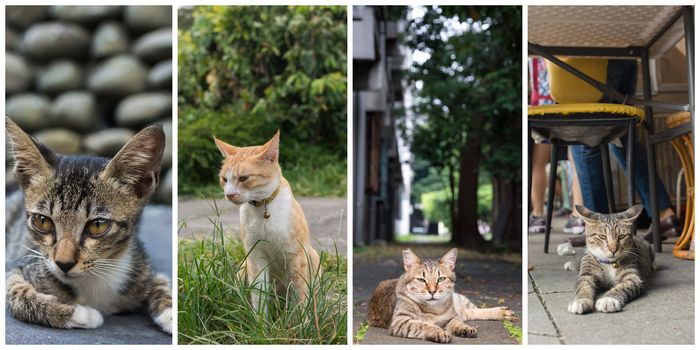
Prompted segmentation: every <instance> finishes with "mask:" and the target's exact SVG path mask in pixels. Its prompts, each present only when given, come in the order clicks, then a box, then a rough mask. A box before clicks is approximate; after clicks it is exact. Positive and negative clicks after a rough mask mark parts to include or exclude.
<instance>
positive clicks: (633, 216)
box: [620, 204, 644, 223]
mask: <svg viewBox="0 0 700 350" xmlns="http://www.w3.org/2000/svg"><path fill="white" fill-rule="evenodd" d="M643 209H644V206H642V205H641V204H637V205H633V206H632V207H631V208H629V209H627V210H625V211H623V212H622V213H620V215H621V216H622V221H625V222H627V223H633V222H634V221H635V220H637V218H638V217H639V215H640V214H641V213H642V210H643Z"/></svg>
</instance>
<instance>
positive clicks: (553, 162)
mask: <svg viewBox="0 0 700 350" xmlns="http://www.w3.org/2000/svg"><path fill="white" fill-rule="evenodd" d="M557 146H558V145H557V144H554V143H553V144H552V152H551V153H550V157H549V182H548V183H547V214H546V217H545V224H544V252H545V253H549V233H550V232H551V231H552V213H553V212H554V191H556V187H557V165H558V163H559V161H558V160H557V159H558V158H559V152H558V149H559V147H557Z"/></svg>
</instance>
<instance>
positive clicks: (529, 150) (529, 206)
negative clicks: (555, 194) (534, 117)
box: [526, 126, 535, 219]
mask: <svg viewBox="0 0 700 350" xmlns="http://www.w3.org/2000/svg"><path fill="white" fill-rule="evenodd" d="M526 135H527V136H526V137H527V160H528V162H527V216H528V219H529V217H530V213H532V153H533V149H534V148H535V140H533V139H532V129H530V127H529V126H528V128H527V134H526Z"/></svg>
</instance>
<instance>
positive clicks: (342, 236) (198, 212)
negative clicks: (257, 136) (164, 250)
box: [178, 197, 347, 256]
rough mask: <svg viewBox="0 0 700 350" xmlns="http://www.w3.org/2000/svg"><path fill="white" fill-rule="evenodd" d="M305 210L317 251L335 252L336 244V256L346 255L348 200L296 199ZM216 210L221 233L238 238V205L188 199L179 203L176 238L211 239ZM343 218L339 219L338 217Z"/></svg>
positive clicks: (220, 200)
mask: <svg viewBox="0 0 700 350" xmlns="http://www.w3.org/2000/svg"><path fill="white" fill-rule="evenodd" d="M297 200H298V201H299V204H301V207H302V208H303V209H304V213H305V215H306V221H307V222H308V224H309V230H310V231H311V243H312V245H313V246H314V248H316V249H317V250H318V249H320V250H325V251H328V252H334V251H335V247H334V245H336V244H337V247H338V253H339V254H340V255H343V256H345V255H346V254H347V215H346V214H347V213H346V208H347V200H346V199H345V198H310V197H300V198H299V197H298V198H297ZM215 207H216V208H218V210H219V213H220V215H221V219H222V221H223V225H224V231H225V232H226V233H227V234H228V235H231V236H233V237H239V233H240V229H239V225H240V221H239V216H238V206H236V205H233V204H232V203H230V202H228V201H225V200H223V199H222V198H217V199H216V203H215V204H214V203H213V202H212V200H211V199H207V200H203V199H187V200H181V201H180V202H179V203H178V216H179V218H178V222H179V223H180V224H179V225H180V227H179V231H178V235H179V237H180V238H192V237H195V238H197V239H202V238H211V236H212V223H211V221H210V219H211V218H212V217H214V216H215V212H216V210H215V209H214V208H215ZM341 217H342V218H341Z"/></svg>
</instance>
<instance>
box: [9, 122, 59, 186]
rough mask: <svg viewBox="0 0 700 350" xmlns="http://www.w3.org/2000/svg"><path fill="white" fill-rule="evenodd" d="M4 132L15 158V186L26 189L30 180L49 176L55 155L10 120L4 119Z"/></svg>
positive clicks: (51, 172)
mask: <svg viewBox="0 0 700 350" xmlns="http://www.w3.org/2000/svg"><path fill="white" fill-rule="evenodd" d="M5 130H6V131H7V137H8V138H9V139H10V144H11V146H12V156H13V157H14V158H15V166H14V173H15V178H16V179H17V184H18V185H19V186H20V187H22V188H25V189H26V188H27V187H29V185H30V184H31V182H32V178H34V177H39V176H51V174H53V163H54V161H55V157H56V155H55V154H54V153H53V152H52V151H51V150H49V149H48V148H46V147H45V146H44V145H42V144H40V143H38V142H37V141H36V140H34V139H33V138H32V137H31V136H29V135H28V134H27V133H25V132H24V130H22V129H21V128H20V127H19V126H17V124H15V122H13V121H12V120H11V119H10V118H7V117H5Z"/></svg>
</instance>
